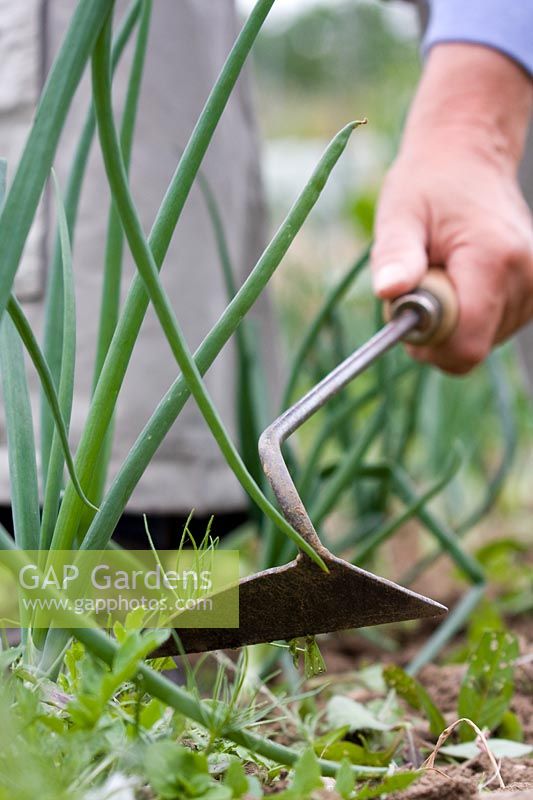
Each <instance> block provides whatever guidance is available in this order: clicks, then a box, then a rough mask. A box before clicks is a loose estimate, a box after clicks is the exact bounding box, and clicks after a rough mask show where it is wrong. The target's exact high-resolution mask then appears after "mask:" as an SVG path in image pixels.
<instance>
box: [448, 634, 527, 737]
mask: <svg viewBox="0 0 533 800" xmlns="http://www.w3.org/2000/svg"><path fill="white" fill-rule="evenodd" d="M518 654H519V650H518V641H517V639H516V637H515V636H513V635H512V634H510V633H507V632H504V631H488V632H486V633H485V634H484V635H483V637H482V639H481V642H480V643H479V647H478V648H477V650H476V652H475V653H474V654H473V656H472V658H471V660H470V665H469V667H468V672H467V674H466V676H465V678H464V681H463V683H462V685H461V690H460V692H459V703H458V714H459V717H465V718H467V719H471V720H472V722H475V723H476V725H477V726H478V727H479V728H481V729H483V728H488V729H489V730H491V731H492V730H494V729H495V728H497V727H498V725H499V724H500V723H501V721H502V719H503V716H504V714H505V712H506V711H507V709H508V707H509V703H510V702H511V699H512V696H513V690H514V661H515V660H516V658H518ZM474 737H475V733H474V731H473V730H471V729H470V728H469V727H468V728H467V726H463V728H462V730H461V739H462V740H463V741H468V740H470V739H473V738H474Z"/></svg>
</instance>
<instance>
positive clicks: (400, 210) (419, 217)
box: [372, 180, 428, 299]
mask: <svg viewBox="0 0 533 800" xmlns="http://www.w3.org/2000/svg"><path fill="white" fill-rule="evenodd" d="M426 230H427V225H426V224H425V220H424V211H423V208H421V207H419V205H418V203H417V204H413V205H410V203H409V199H408V197H407V190H406V189H405V187H402V191H400V190H399V188H397V186H396V185H395V184H394V183H393V182H391V181H390V180H389V181H388V182H387V184H386V185H385V188H384V190H383V192H382V195H381V199H380V203H379V208H378V212H377V216H376V225H375V243H374V246H373V248H372V283H373V286H374V292H375V293H376V294H377V295H378V297H382V298H383V299H386V298H393V297H396V296H397V295H399V294H403V293H404V292H408V291H410V290H411V289H414V288H415V287H416V286H417V285H418V283H419V282H420V280H421V279H422V277H423V275H424V273H425V272H426V270H427V263H428V258H427V249H426V246H427V242H426Z"/></svg>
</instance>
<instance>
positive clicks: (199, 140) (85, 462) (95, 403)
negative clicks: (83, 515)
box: [52, 0, 293, 549]
mask: <svg viewBox="0 0 533 800" xmlns="http://www.w3.org/2000/svg"><path fill="white" fill-rule="evenodd" d="M273 3H274V0H258V2H257V3H256V5H255V7H254V9H253V11H252V13H251V14H250V16H249V17H248V20H247V21H246V23H245V25H244V27H243V28H242V30H241V32H240V34H239V36H238V37H237V41H236V42H235V44H234V46H233V48H232V50H231V52H230V54H229V56H228V58H227V60H226V63H225V64H224V67H223V68H222V71H221V73H220V76H219V78H218V80H217V81H216V84H215V86H214V87H213V90H212V91H211V94H210V95H209V98H208V99H207V102H206V105H205V107H204V110H203V111H202V114H201V115H200V119H199V120H198V123H197V124H196V127H195V129H194V131H193V133H192V135H191V138H190V140H189V143H188V144H187V147H186V148H185V151H184V153H183V156H182V157H181V159H180V162H179V164H178V168H177V170H176V173H175V175H174V177H173V179H172V182H171V184H170V187H169V189H168V191H167V193H166V195H165V198H164V200H163V203H162V205H161V208H160V209H159V213H158V215H157V218H156V221H155V223H154V227H153V229H152V232H151V234H150V239H149V242H150V248H151V250H152V253H153V255H154V259H155V262H156V264H157V265H158V267H160V266H161V264H162V261H163V258H164V256H165V254H166V251H167V249H168V246H169V244H170V241H171V238H172V234H173V231H174V228H175V226H176V224H177V221H178V218H179V215H180V213H181V211H182V209H183V206H184V204H185V201H186V199H187V197H188V195H189V192H190V189H191V186H192V183H193V182H194V178H195V176H196V174H197V172H198V169H199V167H200V164H201V161H202V158H203V156H204V154H205V152H206V150H207V147H208V146H209V143H210V141H211V139H212V137H213V134H214V132H215V129H216V126H217V124H218V121H219V120H220V117H221V115H222V112H223V111H224V108H225V107H226V104H227V102H228V100H229V97H230V94H231V91H232V89H233V87H234V85H235V83H236V81H237V78H238V77H239V74H240V72H241V69H242V66H243V64H244V62H245V60H246V57H247V56H248V53H249V52H250V49H251V47H252V44H253V42H254V41H255V39H256V38H257V35H258V33H259V31H260V29H261V26H262V24H263V22H264V20H265V19H266V17H267V14H268V12H269V11H270V9H271V7H272V5H273ZM288 238H289V240H290V241H292V238H293V237H292V236H289V237H288ZM290 241H289V243H290ZM147 308H148V296H147V294H146V291H145V288H144V285H143V282H142V279H141V278H140V276H138V275H137V276H136V277H135V278H134V280H133V283H132V286H131V288H130V291H129V293H128V296H127V298H126V301H125V303H124V308H123V311H122V313H121V316H120V319H119V321H118V324H117V327H116V330H115V334H114V336H113V339H112V341H111V344H110V347H109V351H108V354H107V357H106V359H105V362H104V365H103V367H102V372H101V374H100V379H99V381H98V384H97V386H96V390H95V392H94V396H93V399H92V402H91V406H90V410H89V414H88V418H87V422H86V424H85V426H84V429H83V432H82V436H81V441H80V444H79V446H78V452H77V455H76V467H77V470H78V474H79V476H80V480H81V481H82V485H84V486H85V485H86V484H87V483H89V482H90V480H91V478H92V475H93V472H94V469H95V467H96V464H97V462H98V458H99V454H100V450H101V446H102V442H103V441H104V437H105V433H106V431H107V428H108V426H109V423H110V421H111V418H112V416H113V411H114V407H115V403H116V398H117V396H118V393H119V391H120V388H121V386H122V382H123V380H124V376H125V374H126V369H127V367H128V364H129V361H130V358H131V353H132V350H133V347H134V345H135V342H136V340H137V337H138V334H139V331H140V327H141V324H142V321H143V319H144V316H145V313H146V310H147ZM229 308H231V304H230V307H229ZM239 321H240V320H239ZM235 327H237V326H236V325H235ZM232 332H233V331H232ZM220 347H222V344H221V345H220ZM220 347H219V348H218V349H217V353H218V350H219V349H220ZM123 508H124V505H123V506H122V509H123ZM122 509H121V510H122ZM79 521H80V503H79V500H78V498H77V496H76V494H75V492H74V491H73V487H72V486H71V485H70V484H68V485H67V487H66V490H65V495H64V498H63V502H62V504H61V509H60V512H59V517H58V522H57V525H56V530H55V533H54V539H53V541H52V546H53V547H54V548H58V549H61V548H64V547H66V548H68V547H70V545H71V543H72V542H73V541H74V539H75V537H76V535H77V532H78V526H79ZM108 538H109V537H108Z"/></svg>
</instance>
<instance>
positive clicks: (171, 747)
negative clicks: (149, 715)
mask: <svg viewBox="0 0 533 800" xmlns="http://www.w3.org/2000/svg"><path fill="white" fill-rule="evenodd" d="M145 768H146V773H147V775H148V780H149V782H150V786H151V787H152V789H154V791H155V792H157V795H158V797H160V798H161V800H187V798H201V800H231V798H232V797H233V794H232V790H231V789H230V788H229V787H227V786H223V785H222V784H219V783H217V782H216V781H214V780H213V778H212V777H211V776H210V774H209V769H208V763H207V758H206V756H205V755H204V754H203V753H195V752H193V751H192V750H189V749H188V748H187V747H182V746H181V745H177V744H174V742H169V741H164V742H155V743H154V744H152V745H150V746H149V747H148V748H147V751H146V756H145Z"/></svg>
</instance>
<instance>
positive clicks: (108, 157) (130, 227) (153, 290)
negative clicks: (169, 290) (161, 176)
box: [92, 21, 325, 569]
mask: <svg viewBox="0 0 533 800" xmlns="http://www.w3.org/2000/svg"><path fill="white" fill-rule="evenodd" d="M110 51H111V23H110V21H108V22H107V23H106V25H105V26H104V28H103V29H102V32H101V34H100V36H99V37H98V40H97V42H96V45H95V48H94V53H93V70H92V75H93V98H94V105H95V110H96V119H97V123H98V132H99V134H100V143H101V148H102V155H103V159H104V165H105V168H106V172H107V177H108V180H109V185H110V187H111V191H112V194H113V199H114V203H115V206H116V208H117V211H118V213H119V214H120V218H121V221H122V225H123V228H124V232H125V234H126V238H127V240H128V244H129V246H130V250H131V253H132V255H133V258H134V260H135V263H136V265H137V269H138V270H139V274H140V275H141V276H142V279H143V281H144V284H145V286H146V289H147V292H148V295H149V297H150V300H151V301H152V304H153V306H154V309H155V311H156V314H157V317H158V319H159V322H160V323H161V327H162V328H163V331H164V333H165V336H166V338H167V340H168V343H169V345H170V347H171V350H172V353H173V355H174V358H175V359H176V362H177V364H178V366H179V367H180V369H181V372H182V374H183V377H184V379H185V382H186V384H187V387H188V389H189V391H190V392H191V394H192V396H193V397H194V399H195V400H196V404H197V406H198V408H199V409H200V411H201V413H202V415H203V417H204V419H205V421H206V422H207V425H208V426H209V429H210V430H211V433H212V434H213V437H214V438H215V440H216V442H217V444H218V446H219V448H220V450H221V452H222V454H223V455H224V458H225V459H226V461H227V463H228V465H229V466H230V467H231V469H232V470H233V472H234V473H235V476H236V477H237V479H238V480H239V482H240V483H241V485H242V486H243V488H244V489H245V491H247V492H248V494H249V495H250V497H251V498H252V500H254V502H255V503H256V504H257V505H258V506H259V508H260V509H261V510H262V511H263V512H264V513H265V514H266V515H267V516H268V517H269V518H270V519H272V520H273V521H274V522H275V523H276V525H277V526H278V527H280V528H281V530H283V532H284V533H285V534H286V535H287V536H289V537H290V538H291V539H292V540H293V541H294V542H295V544H297V546H298V547H299V548H300V549H301V550H303V551H304V552H305V553H307V555H308V556H309V557H310V558H312V559H313V560H314V561H315V562H316V563H317V564H319V565H320V566H322V568H323V569H325V565H324V564H323V562H322V559H321V558H320V557H319V556H318V555H317V554H316V553H315V551H314V549H313V548H312V547H311V545H309V544H308V543H307V542H306V541H305V540H304V539H303V537H301V536H300V535H299V534H298V533H296V531H294V529H293V528H292V527H291V526H290V525H289V524H288V523H287V521H286V520H285V518H284V517H283V516H282V515H281V514H280V513H279V511H277V509H275V508H274V507H273V506H272V505H271V503H269V502H268V500H267V499H266V497H265V496H264V494H263V493H262V492H261V489H260V488H259V486H258V485H257V484H256V482H255V481H254V480H253V478H252V476H251V475H250V473H249V472H248V470H247V469H246V467H245V465H244V463H243V461H242V459H241V457H240V455H239V453H238V452H237V450H236V448H235V446H234V445H233V442H232V441H231V439H230V437H229V435H228V434H227V432H226V429H225V427H224V425H223V423H222V420H221V419H220V416H219V414H218V412H217V410H216V408H215V406H214V404H213V402H212V400H211V398H210V396H209V393H208V392H207V389H206V387H205V384H204V382H203V381H202V377H201V374H200V372H199V370H198V367H197V365H196V363H195V361H194V359H193V357H192V354H191V353H190V351H189V348H188V346H187V343H186V341H185V338H184V336H183V333H182V331H181V328H180V326H179V323H178V321H177V319H176V316H175V314H174V311H173V309H172V305H171V303H170V301H169V299H168V295H167V294H166V292H165V290H164V288H163V286H162V284H161V280H160V278H159V272H158V269H157V265H156V263H155V261H154V257H153V254H152V251H151V250H150V248H149V246H148V244H147V242H146V239H145V238H144V233H143V230H142V225H141V222H140V220H139V218H138V215H137V212H136V209H135V205H134V202H133V198H132V197H131V193H130V191H129V187H128V179H127V175H126V170H125V168H124V162H123V160H122V155H121V152H120V143H119V141H118V137H117V132H116V129H115V125H114V122H113V107H112V100H111V71H110Z"/></svg>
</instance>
